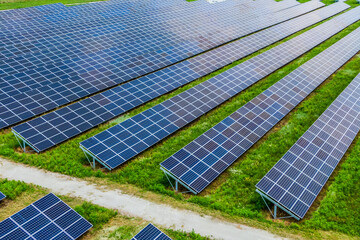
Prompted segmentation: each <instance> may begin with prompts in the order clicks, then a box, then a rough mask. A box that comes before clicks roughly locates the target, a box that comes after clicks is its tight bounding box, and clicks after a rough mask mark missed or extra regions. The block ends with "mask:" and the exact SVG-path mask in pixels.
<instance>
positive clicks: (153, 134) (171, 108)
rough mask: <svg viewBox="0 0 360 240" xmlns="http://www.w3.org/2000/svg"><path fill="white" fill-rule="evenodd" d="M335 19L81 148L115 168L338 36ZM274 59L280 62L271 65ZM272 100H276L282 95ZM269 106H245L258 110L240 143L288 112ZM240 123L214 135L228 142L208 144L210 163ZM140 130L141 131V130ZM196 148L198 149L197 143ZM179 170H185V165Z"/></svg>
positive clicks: (222, 126)
mask: <svg viewBox="0 0 360 240" xmlns="http://www.w3.org/2000/svg"><path fill="white" fill-rule="evenodd" d="M359 17H360V16H357V17H356V18H359ZM336 21H337V19H336V18H335V19H334V22H333V21H329V22H328V23H326V24H322V25H320V26H318V27H316V28H314V29H312V30H310V31H308V32H306V33H304V34H302V35H300V36H298V37H296V38H293V39H292V40H289V41H288V42H285V43H283V44H281V45H279V46H277V47H275V48H273V49H271V50H269V51H267V52H265V53H263V54H260V55H258V56H256V57H254V58H252V59H250V60H248V61H246V62H244V63H242V64H239V65H237V66H236V67H234V68H232V69H229V70H228V71H226V72H224V73H222V74H219V75H217V76H216V77H214V78H211V79H209V80H208V81H205V82H203V83H201V84H199V85H197V86H196V87H194V88H191V89H189V90H187V91H185V92H183V93H181V94H179V95H177V96H175V97H173V98H171V99H169V100H167V101H165V102H163V103H161V104H159V105H156V106H154V107H153V108H150V109H148V110H147V111H145V112H143V113H140V114H138V115H136V116H134V117H132V118H130V119H128V120H126V121H124V122H122V123H120V124H118V125H116V126H114V127H112V128H110V129H108V130H106V131H104V132H102V133H99V134H97V135H95V136H94V137H92V138H90V139H88V140H85V141H83V142H81V146H82V147H83V148H85V149H86V150H87V151H88V152H90V153H91V154H93V155H94V156H95V157H96V158H97V159H98V160H99V161H101V162H102V163H104V164H105V165H107V166H108V167H109V168H111V169H112V168H115V167H117V166H119V165H120V164H122V163H124V162H126V161H127V160H129V159H130V158H132V157H133V156H135V155H136V154H138V153H140V152H142V151H144V150H145V149H147V148H149V147H150V146H152V145H154V144H155V143H157V142H159V141H160V140H161V139H164V138H165V137H166V136H169V135H170V134H172V133H173V132H175V131H176V130H178V129H180V128H182V127H183V126H185V125H186V124H187V123H189V122H191V121H193V120H195V119H196V118H198V117H199V116H201V115H202V114H204V113H206V112H208V111H210V110H211V109H213V108H214V107H216V106H218V105H220V104H221V103H223V102H224V101H226V100H227V99H229V98H230V97H232V96H234V95H236V94H237V93H239V92H241V91H242V90H244V89H245V88H247V87H249V86H250V85H251V84H253V83H255V82H257V81H258V80H260V79H262V78H263V77H265V76H267V75H268V74H270V73H271V72H273V71H274V70H276V69H277V68H280V67H281V66H283V65H285V64H287V63H289V62H290V61H292V60H293V59H295V58H296V57H298V56H301V55H302V54H303V53H304V52H307V51H308V50H310V49H311V48H313V47H314V46H316V45H317V44H319V43H321V42H322V41H324V40H326V39H327V38H329V37H330V36H332V35H333V34H336V33H337V32H339V31H340V30H342V29H343V28H344V27H345V26H342V27H340V25H337V24H334V23H335V22H336ZM349 24H350V23H349ZM269 62H271V63H276V64H269ZM266 94H270V92H266ZM273 98H275V99H276V98H277V96H274V97H273ZM264 104H266V105H264ZM264 104H261V105H259V107H256V108H255V107H254V104H247V105H246V106H247V109H249V110H250V109H253V112H254V113H252V114H249V116H248V118H243V119H241V122H239V123H241V124H243V125H246V126H247V128H246V129H241V131H240V133H239V134H240V135H239V136H237V135H236V137H239V139H237V140H236V139H234V140H235V141H240V140H241V139H240V137H242V138H243V137H245V136H247V135H249V139H248V140H244V141H243V144H244V145H246V146H250V145H251V141H252V140H253V139H255V138H256V134H257V135H259V134H260V135H261V134H262V133H264V132H265V131H267V130H269V126H271V124H274V122H276V120H277V119H279V118H281V117H282V115H283V112H280V111H279V108H280V106H281V105H280V104H279V103H275V102H274V103H271V107H268V105H269V104H270V103H264ZM264 108H266V110H265V111H263V110H262V109H264ZM259 111H261V112H263V113H262V116H263V117H264V118H265V117H266V116H267V115H270V114H269V113H272V114H274V116H273V117H272V118H270V119H269V120H268V121H265V122H264V120H263V118H258V117H255V116H256V115H255V114H259ZM268 112H269V113H268ZM250 120H254V121H250ZM232 121H234V120H231V119H228V120H226V121H225V122H224V123H222V124H220V125H219V126H218V127H217V128H218V129H217V130H218V131H221V130H222V129H225V128H227V127H228V126H229V125H231V124H232ZM259 124H262V125H263V126H264V129H256V130H255V128H256V127H257V126H258V125H259ZM238 127H239V126H238V125H234V126H233V127H232V128H233V129H229V130H227V131H226V132H224V135H223V136H222V135H221V136H217V137H216V138H214V141H213V142H214V143H213V144H223V143H224V144H225V145H224V147H222V148H218V149H214V147H213V146H212V145H209V146H207V147H208V149H209V150H214V151H215V152H214V153H215V154H216V155H215V156H210V157H209V158H208V159H206V160H207V161H209V162H211V161H213V159H212V157H216V156H217V155H219V156H220V155H222V154H223V153H224V152H225V151H227V149H229V148H231V147H232V143H231V142H228V141H226V138H229V137H231V136H232V135H233V131H238V130H239V129H237V128H238ZM136 129H139V131H138V130H136ZM210 137H211V136H210ZM194 149H196V150H197V149H198V148H197V146H196V147H195V148H194ZM205 150H206V151H209V150H207V149H201V150H198V151H197V152H195V157H200V158H201V157H202V156H203V155H204V152H203V151H205ZM234 151H236V152H241V149H239V148H236V150H234ZM217 167H218V168H219V169H221V168H222V166H220V165H219V166H217ZM176 170H177V171H180V169H176ZM208 174H209V175H208V178H211V177H212V174H211V172H209V173H208Z"/></svg>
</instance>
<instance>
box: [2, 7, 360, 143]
mask: <svg viewBox="0 0 360 240" xmlns="http://www.w3.org/2000/svg"><path fill="white" fill-rule="evenodd" d="M348 7H349V6H348V5H347V4H344V3H338V4H333V5H331V6H329V7H326V8H322V9H320V10H317V11H315V12H312V13H309V14H307V15H304V16H301V17H299V18H296V19H293V20H290V21H287V22H284V23H281V24H279V25H276V26H273V27H271V28H268V29H266V30H264V31H261V32H258V33H255V34H253V35H251V36H248V37H245V38H242V39H240V40H237V41H235V42H233V43H231V44H228V45H225V46H222V47H220V48H217V49H214V50H212V51H209V52H206V53H204V54H202V55H199V56H197V57H194V58H192V59H189V60H187V61H184V62H182V63H178V64H176V65H173V66H170V67H168V68H165V69H162V70H160V71H158V72H155V73H153V74H150V75H148V76H145V77H142V78H139V79H137V80H134V81H131V82H129V83H126V84H124V85H122V86H119V87H116V88H113V89H110V90H108V91H106V92H104V93H101V94H98V95H95V96H93V97H91V98H87V99H85V100H83V101H80V102H78V103H75V104H73V105H70V106H68V107H65V108H62V109H60V110H57V111H55V112H52V113H49V114H47V115H44V116H42V117H40V118H41V119H42V120H40V121H39V120H38V119H34V120H32V121H30V122H28V123H24V124H21V125H19V126H17V127H15V128H14V131H16V132H17V134H19V135H21V136H22V137H24V138H26V140H28V137H26V136H28V134H27V131H29V130H30V129H31V127H32V126H37V125H38V124H36V123H45V122H47V121H51V123H50V125H48V127H47V128H46V129H44V131H39V130H37V131H38V134H41V135H44V136H45V137H47V138H48V136H49V137H50V138H51V139H50V140H51V142H48V143H50V144H48V145H47V147H51V146H55V145H56V144H59V143H60V142H62V141H65V140H67V139H68V138H69V136H67V135H64V134H63V133H64V129H67V130H70V128H69V127H70V126H68V127H65V126H64V122H70V123H71V124H72V127H73V128H77V129H79V130H80V131H78V132H77V133H75V134H79V133H81V132H84V131H86V130H88V129H90V128H91V127H94V126H96V125H97V124H100V123H104V122H106V121H108V120H110V119H111V118H114V117H115V116H117V115H120V114H122V113H124V112H125V111H128V110H130V109H132V108H134V107H136V106H138V105H140V104H143V103H144V102H146V101H149V100H151V99H154V98H155V97H158V96H160V95H161V94H165V93H167V92H169V91H172V90H174V89H175V88H177V87H179V86H181V85H184V84H186V83H189V82H191V81H193V80H195V79H197V78H199V77H202V76H205V75H206V74H208V73H210V72H212V71H214V70H216V69H219V68H221V67H224V66H226V65H227V64H229V63H231V62H233V61H235V60H236V59H239V58H242V57H245V56H246V55H248V54H251V53H253V52H255V51H257V50H259V49H261V48H263V47H265V46H267V45H269V44H271V43H274V42H276V41H278V40H280V39H282V38H284V37H286V36H289V35H291V34H292V33H294V32H296V31H299V30H301V29H303V28H305V27H308V26H310V25H311V24H314V23H316V22H318V21H321V20H323V19H325V18H327V17H330V16H332V15H334V14H336V13H338V12H340V11H342V10H344V9H346V8H348ZM359 13H360V11H359ZM356 14H357V13H355V12H351V13H347V14H344V15H342V16H341V18H344V19H346V18H349V16H350V15H354V16H358V15H356ZM343 21H346V20H343ZM255 43H256V44H255ZM229 53H231V54H229ZM165 76H166V77H165ZM89 109H91V113H89ZM66 112H67V113H70V112H76V114H71V115H69V116H68V114H65V113H66ZM5 114H7V112H4V113H3V115H5ZM21 114H26V112H25V111H24V110H23V111H22V112H21ZM64 115H66V118H65V116H64ZM49 119H51V120H49ZM80 119H81V120H80ZM33 123H35V125H34V124H33ZM45 132H47V133H45ZM56 133H58V134H56ZM59 133H61V134H59ZM31 136H32V137H34V135H33V134H32V135H31ZM73 136H74V135H70V137H73ZM39 140H40V139H39ZM28 142H29V144H31V146H33V147H34V148H35V149H37V150H44V149H43V148H41V147H40V146H39V145H41V146H45V145H43V144H41V141H38V142H35V141H32V140H29V141H28Z"/></svg>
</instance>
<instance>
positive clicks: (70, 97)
mask: <svg viewBox="0 0 360 240" xmlns="http://www.w3.org/2000/svg"><path fill="white" fill-rule="evenodd" d="M317 7H319V5H316V4H315V5H314V4H312V3H311V4H310V5H301V8H300V7H299V8H296V9H295V8H290V9H287V10H284V11H286V12H282V13H275V14H273V15H271V16H270V15H266V16H268V18H269V19H267V20H266V21H265V20H262V22H261V23H259V21H258V19H254V20H252V21H246V23H247V25H242V24H240V25H239V24H238V22H236V24H237V27H240V28H241V29H240V30H239V31H235V30H231V31H230V33H229V34H223V32H221V34H220V35H219V36H218V37H216V38H215V37H214V36H213V35H211V40H208V41H205V40H203V37H204V36H202V37H201V36H198V37H195V38H194V37H190V39H189V40H186V41H182V42H180V43H177V44H175V45H174V44H172V45H171V46H167V47H165V48H161V49H158V50H157V51H155V50H154V49H153V50H151V51H150V52H146V53H142V54H140V55H138V54H136V53H135V52H136V51H135V52H134V51H133V50H129V51H128V52H129V54H130V58H129V57H127V56H128V55H126V56H123V55H124V54H123V53H124V52H123V51H122V50H121V51H117V49H105V50H103V51H99V52H95V53H91V54H87V55H82V56H81V57H78V58H76V59H72V60H71V61H70V60H69V61H63V62H56V63H52V64H49V65H46V66H42V67H40V68H39V69H30V70H28V71H25V72H21V73H19V74H13V75H10V76H7V77H4V78H2V82H1V83H0V86H1V89H2V91H3V94H2V95H1V96H0V98H1V99H2V100H1V101H0V102H1V104H0V108H1V109H2V112H4V114H2V116H1V117H0V118H1V120H2V121H4V122H5V123H6V124H7V125H8V126H9V125H13V124H15V123H17V122H20V121H23V120H25V119H28V118H30V117H32V116H36V115H39V114H41V113H43V112H46V111H49V110H52V109H54V108H56V107H59V106H62V105H64V104H66V103H70V102H72V101H75V100H77V99H81V98H83V97H86V96H88V95H91V94H94V93H96V92H98V91H101V90H104V89H106V88H109V87H113V86H115V85H117V84H119V83H122V82H125V81H129V80H131V79H133V78H136V77H139V76H142V75H145V74H147V73H150V72H152V71H155V70H158V69H160V68H163V67H165V66H168V65H170V64H173V63H176V62H179V61H181V60H184V59H186V58H188V57H190V56H193V55H195V54H198V53H201V52H203V51H205V50H208V49H210V48H213V47H215V46H218V45H219V44H223V43H225V42H228V41H230V40H233V39H236V38H238V37H240V36H244V35H246V34H249V33H251V32H254V31H257V30H260V29H263V28H265V27H269V26H272V25H274V24H277V23H280V22H282V21H285V20H288V19H289V18H293V17H296V16H299V15H301V14H304V13H306V12H308V11H310V10H312V9H314V8H317ZM262 19H263V18H262ZM234 34H235V35H236V36H235V35H234ZM125 35H126V34H125ZM230 35H231V36H230ZM162 38H163V37H161V39H162ZM145 40H146V38H145ZM194 41H195V43H194ZM150 42H152V40H151V41H150ZM136 44H140V43H138V42H137V43H136ZM155 45H156V44H155ZM90 46H92V44H90ZM140 47H144V46H143V44H140ZM128 48H131V44H130V45H129V46H123V50H124V51H126V50H127V49H128ZM146 49H147V48H146ZM58 54H60V55H61V52H59V53H58ZM55 55H57V54H55ZM33 61H34V59H33V60H32V61H31V62H33ZM28 64H31V63H28ZM185 70H186V69H185ZM5 112H6V114H5ZM96 122H97V120H96V119H95V120H93V121H92V124H95V123H96ZM0 127H1V128H2V127H3V123H1V124H0ZM71 134H73V133H71Z"/></svg>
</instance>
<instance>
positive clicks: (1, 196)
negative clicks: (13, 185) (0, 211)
mask: <svg viewBox="0 0 360 240" xmlns="http://www.w3.org/2000/svg"><path fill="white" fill-rule="evenodd" d="M4 198H6V196H5V194H3V193H2V192H0V201H1V200H3V199H4Z"/></svg>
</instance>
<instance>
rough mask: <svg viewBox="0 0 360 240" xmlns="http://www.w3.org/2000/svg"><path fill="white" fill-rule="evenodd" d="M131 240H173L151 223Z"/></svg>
mask: <svg viewBox="0 0 360 240" xmlns="http://www.w3.org/2000/svg"><path fill="white" fill-rule="evenodd" d="M131 240H171V238H169V237H168V236H167V235H166V234H165V233H163V232H161V231H160V230H159V229H158V228H156V227H155V226H154V225H152V224H151V223H150V224H149V225H147V226H146V227H145V228H144V229H143V230H141V231H140V232H139V233H138V234H136V236H135V237H133V238H132V239H131Z"/></svg>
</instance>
